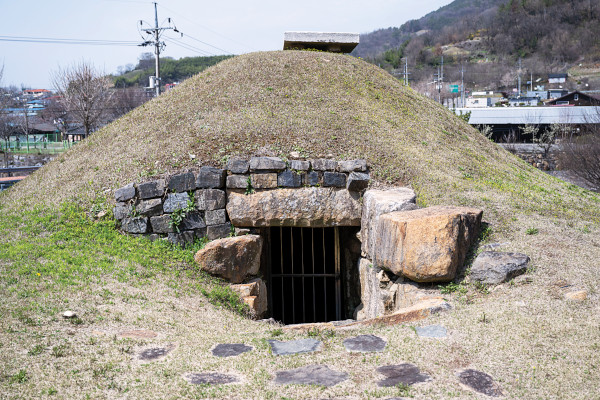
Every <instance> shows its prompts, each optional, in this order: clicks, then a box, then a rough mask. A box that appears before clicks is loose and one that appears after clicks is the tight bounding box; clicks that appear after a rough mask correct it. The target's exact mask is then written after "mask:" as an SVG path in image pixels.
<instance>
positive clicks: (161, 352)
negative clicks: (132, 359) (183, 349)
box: [138, 346, 173, 361]
mask: <svg viewBox="0 0 600 400" xmlns="http://www.w3.org/2000/svg"><path fill="white" fill-rule="evenodd" d="M171 350H173V347H172V346H169V347H152V348H149V349H145V350H142V351H141V352H139V354H138V358H139V359H140V360H142V361H156V360H159V359H161V358H163V357H166V356H167V354H169V353H170V352H171Z"/></svg>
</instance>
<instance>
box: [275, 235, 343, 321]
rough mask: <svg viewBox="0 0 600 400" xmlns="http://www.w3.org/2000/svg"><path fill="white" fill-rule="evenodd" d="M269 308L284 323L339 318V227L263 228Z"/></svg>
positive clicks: (340, 274) (340, 298)
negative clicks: (265, 233) (265, 236)
mask: <svg viewBox="0 0 600 400" xmlns="http://www.w3.org/2000/svg"><path fill="white" fill-rule="evenodd" d="M266 239H267V240H265V243H266V244H267V246H266V248H265V252H266V256H267V260H266V261H267V265H268V266H269V267H268V268H267V274H268V285H267V289H268V293H269V309H270V310H271V312H272V316H273V318H275V319H276V320H277V321H281V322H283V323H284V324H298V323H307V322H327V321H331V320H340V319H342V318H343V314H344V313H343V310H344V305H343V296H342V271H341V263H340V237H339V228H337V227H331V228H301V227H273V228H269V229H268V230H267V238H266Z"/></svg>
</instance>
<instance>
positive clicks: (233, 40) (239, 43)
mask: <svg viewBox="0 0 600 400" xmlns="http://www.w3.org/2000/svg"><path fill="white" fill-rule="evenodd" d="M159 5H160V6H161V7H162V8H164V9H165V10H167V11H170V12H172V13H173V14H176V15H179V16H180V17H181V18H183V19H185V20H187V21H188V22H190V23H192V24H194V25H196V26H199V27H200V28H202V29H205V30H207V31H209V32H211V33H214V34H215V35H217V36H220V37H222V38H223V39H227V40H229V41H230V42H233V43H235V44H238V45H240V46H243V47H245V48H247V49H250V50H252V51H258V50H257V49H255V48H253V47H251V46H248V45H246V44H244V43H241V42H238V41H237V40H235V39H231V38H229V37H227V36H225V35H222V34H220V33H219V32H215V31H213V30H212V29H210V28H207V27H206V26H203V25H200V24H199V23H197V22H196V21H194V20H192V19H189V18H187V17H186V16H185V15H182V14H179V13H178V12H177V11H173V10H171V9H169V8H167V7H165V6H163V5H162V4H159ZM219 50H221V51H225V50H222V49H219ZM227 53H229V54H234V53H233V52H231V51H227Z"/></svg>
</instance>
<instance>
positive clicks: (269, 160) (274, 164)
mask: <svg viewBox="0 0 600 400" xmlns="http://www.w3.org/2000/svg"><path fill="white" fill-rule="evenodd" d="M285 167H286V165H285V162H284V161H283V160H282V159H281V158H279V157H252V158H251V159H250V171H251V172H254V171H276V172H279V171H283V170H284V169H285Z"/></svg>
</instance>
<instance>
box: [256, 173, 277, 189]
mask: <svg viewBox="0 0 600 400" xmlns="http://www.w3.org/2000/svg"><path fill="white" fill-rule="evenodd" d="M251 177H252V178H251V180H252V187H253V188H254V189H274V188H276V187H277V174H276V173H267V174H252V175H251Z"/></svg>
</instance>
